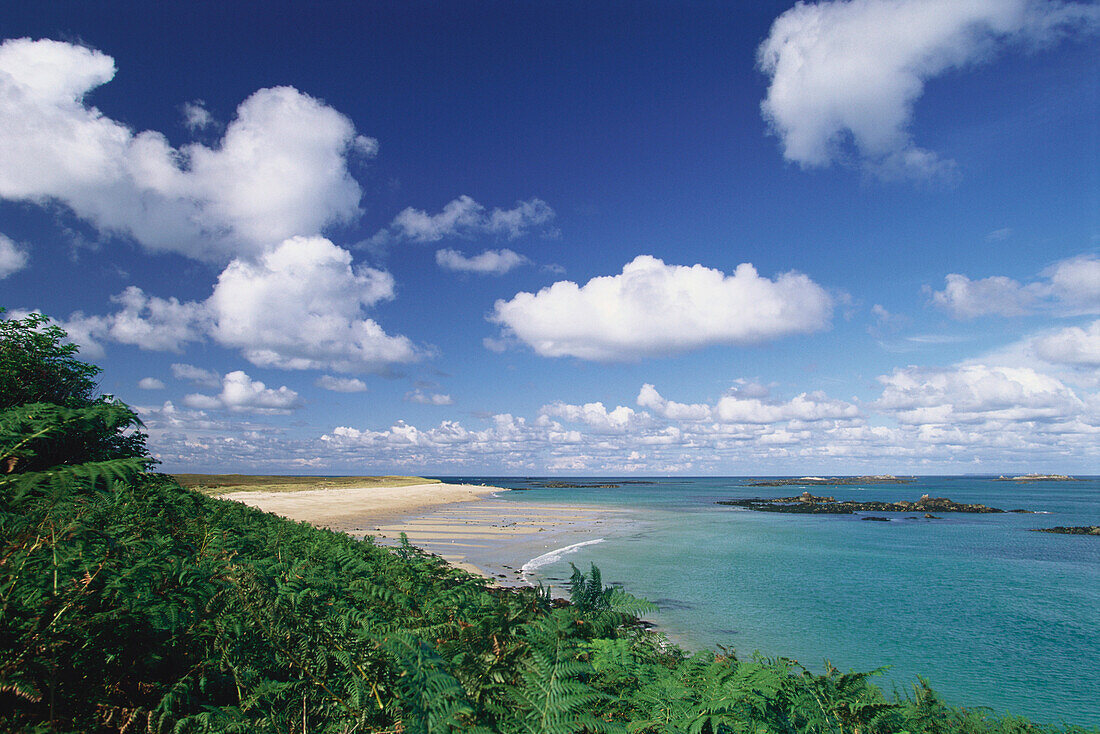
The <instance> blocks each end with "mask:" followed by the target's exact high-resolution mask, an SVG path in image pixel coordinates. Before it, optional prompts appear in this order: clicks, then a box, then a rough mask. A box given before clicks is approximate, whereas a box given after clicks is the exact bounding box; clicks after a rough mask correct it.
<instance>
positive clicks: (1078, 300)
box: [932, 254, 1100, 319]
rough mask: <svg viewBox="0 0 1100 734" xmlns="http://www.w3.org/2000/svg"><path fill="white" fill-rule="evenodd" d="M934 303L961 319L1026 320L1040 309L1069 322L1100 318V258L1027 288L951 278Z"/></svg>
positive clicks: (1050, 273) (1058, 269)
mask: <svg viewBox="0 0 1100 734" xmlns="http://www.w3.org/2000/svg"><path fill="white" fill-rule="evenodd" d="M932 303H933V304H935V305H936V306H939V307H940V308H942V309H944V310H945V311H947V312H948V313H949V314H951V315H952V316H954V317H955V318H957V319H971V318H975V317H978V316H991V315H995V316H1021V315H1024V314H1028V313H1033V312H1035V311H1037V310H1039V309H1045V310H1053V311H1056V312H1058V313H1060V314H1061V315H1064V316H1066V315H1080V314H1095V313H1100V257H1098V256H1096V255H1094V254H1083V255H1078V256H1076V257H1071V258H1067V259H1065V260H1061V261H1059V262H1057V263H1055V264H1054V265H1052V266H1050V267H1049V268H1046V269H1045V270H1043V272H1042V273H1040V275H1039V278H1037V279H1036V280H1034V281H1032V282H1030V283H1026V284H1025V283H1020V282H1019V281H1016V280H1013V279H1012V278H1007V277H1004V276H1000V275H995V276H992V277H989V278H981V279H978V280H971V279H970V278H968V277H967V276H965V275H960V274H959V273H951V274H949V275H948V276H947V278H946V284H945V286H944V289H943V290H942V291H935V292H933V293H932Z"/></svg>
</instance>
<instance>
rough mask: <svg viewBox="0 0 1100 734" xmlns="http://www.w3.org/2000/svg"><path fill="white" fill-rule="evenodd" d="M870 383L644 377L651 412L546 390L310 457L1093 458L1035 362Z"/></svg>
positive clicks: (697, 461)
mask: <svg viewBox="0 0 1100 734" xmlns="http://www.w3.org/2000/svg"><path fill="white" fill-rule="evenodd" d="M880 381H881V383H882V385H883V394H882V397H881V398H880V399H879V400H878V401H876V402H875V403H873V404H867V405H864V406H863V408H864V409H867V410H868V411H869V412H868V413H867V415H866V417H865V416H864V415H863V411H862V410H861V409H859V408H857V406H855V405H853V404H850V403H846V402H844V401H840V400H836V399H834V398H830V397H828V396H826V395H824V394H821V393H802V394H800V395H797V396H795V397H794V398H792V399H789V400H788V399H777V398H770V397H769V396H768V395H767V391H766V389H765V388H763V387H762V386H760V385H758V384H754V383H751V382H746V381H741V380H739V381H737V383H736V385H735V387H734V388H733V389H731V390H730V391H729V392H728V393H727V394H726V395H724V396H722V397H721V398H719V399H718V400H717V401H716V402H715V403H713V404H710V405H708V404H688V403H680V402H676V401H673V400H667V399H665V398H664V397H662V396H661V395H660V393H659V392H657V390H656V388H654V387H653V385H651V384H649V383H647V384H645V385H643V386H642V389H641V390H640V392H639V394H638V403H639V405H641V406H642V407H644V408H647V411H648V410H651V411H653V412H652V414H651V413H649V412H646V411H643V412H638V411H635V410H633V409H630V408H628V407H625V406H617V407H615V408H608V407H607V406H605V405H604V404H603V403H601V402H589V403H579V404H574V403H567V402H564V401H556V402H553V403H550V404H548V405H545V406H543V407H542V408H541V409H540V410H539V412H538V415H537V416H536V417H535V418H533V419H525V418H524V417H522V416H514V415H511V414H508V413H502V414H498V415H494V416H491V417H488V418H486V419H484V420H485V423H484V425H483V426H481V427H472V426H466V425H464V424H462V423H460V422H458V421H448V420H445V421H442V422H441V423H440V424H438V425H437V426H435V427H427V428H420V427H418V426H415V425H412V424H409V423H405V422H398V423H395V424H393V425H391V426H389V427H386V428H381V429H377V430H375V429H363V428H355V427H351V426H340V427H336V428H334V429H333V430H331V431H329V432H328V433H326V434H325V435H324V436H322V437H321V438H320V441H319V443H320V444H321V445H322V447H321V448H319V449H317V455H318V456H322V457H325V459H324V460H325V461H326V462H330V463H332V464H335V465H337V466H342V465H347V466H360V467H361V466H366V465H369V466H378V467H383V466H392V465H398V466H404V467H408V468H409V470H410V471H412V470H414V469H415V468H417V467H439V468H441V469H442V468H444V467H451V468H454V469H457V468H460V467H464V468H465V470H467V471H471V470H475V469H476V470H478V471H482V472H484V471H486V470H489V468H490V467H491V468H492V470H500V471H507V472H509V473H538V472H547V471H550V472H567V473H572V474H577V473H594V474H601V473H624V472H639V473H648V474H659V473H668V472H685V471H692V472H695V473H700V472H702V473H719V472H720V473H727V474H728V473H736V472H737V471H738V470H740V471H742V472H745V473H750V472H759V471H762V470H770V473H777V474H790V473H830V474H835V473H844V474H853V473H860V472H864V473H881V472H892V473H896V474H901V473H911V472H915V471H923V472H929V471H934V470H937V469H938V470H945V469H946V470H948V471H951V470H953V471H958V470H960V469H961V468H962V467H967V466H969V465H970V464H971V463H972V462H973V461H974V459H975V458H976V457H977V458H980V459H981V460H982V461H983V462H985V463H986V464H987V465H989V466H996V467H997V469H996V470H997V471H1002V470H1003V471H1018V472H1019V471H1027V470H1033V469H1035V468H1036V467H1038V466H1043V467H1049V468H1050V469H1051V470H1063V471H1066V470H1069V471H1085V470H1086V469H1087V468H1088V467H1089V466H1090V465H1095V461H1096V460H1097V459H1100V443H1098V442H1097V438H1098V437H1100V396H1097V395H1088V394H1083V395H1078V394H1075V393H1074V392H1073V391H1072V390H1071V389H1070V388H1068V387H1067V386H1066V385H1065V384H1063V383H1061V382H1060V381H1059V380H1057V379H1056V378H1052V377H1051V376H1049V375H1045V374H1042V373H1039V372H1037V371H1036V370H1031V369H1022V368H1007V367H996V366H985V365H977V366H975V365H957V366H954V367H950V368H916V367H910V368H906V369H900V370H895V371H894V372H893V373H892V374H890V375H884V376H882V377H881V378H880ZM872 411H877V413H875V412H872ZM871 418H874V419H875V420H877V421H887V422H890V423H894V424H895V425H872V424H871V423H870V422H869V419H871ZM1067 464H1072V465H1073V466H1075V467H1078V468H1077V469H1067Z"/></svg>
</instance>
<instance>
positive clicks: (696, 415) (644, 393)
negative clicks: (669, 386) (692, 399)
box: [637, 382, 714, 422]
mask: <svg viewBox="0 0 1100 734" xmlns="http://www.w3.org/2000/svg"><path fill="white" fill-rule="evenodd" d="M637 403H638V405H640V406H642V407H643V408H649V409H650V410H652V411H653V412H654V413H656V414H657V415H659V416H661V417H662V418H667V419H669V420H674V421H688V422H694V421H709V420H713V419H714V410H713V408H711V406H709V405H705V404H701V403H692V404H688V403H677V402H675V401H673V400H667V399H666V398H664V397H663V396H662V395H661V393H659V392H657V388H656V387H654V386H653V385H650V384H649V383H648V382H647V383H646V384H644V385H642V389H641V390H639V391H638V398H637Z"/></svg>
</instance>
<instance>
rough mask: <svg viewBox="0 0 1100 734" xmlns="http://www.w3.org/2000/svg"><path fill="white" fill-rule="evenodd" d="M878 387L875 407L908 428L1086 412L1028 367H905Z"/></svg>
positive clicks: (1068, 393)
mask: <svg viewBox="0 0 1100 734" xmlns="http://www.w3.org/2000/svg"><path fill="white" fill-rule="evenodd" d="M879 382H881V383H882V385H883V391H882V396H881V397H880V398H879V399H878V401H877V402H876V406H877V407H878V408H879V409H881V410H883V411H886V412H888V413H891V414H893V415H894V417H895V418H896V419H897V420H898V421H899V422H901V423H906V424H951V425H955V424H965V423H975V422H982V421H994V420H995V421H1011V422H1017V421H1034V420H1040V421H1044V420H1054V419H1065V418H1070V417H1073V416H1075V415H1078V414H1079V413H1080V412H1081V411H1082V410H1083V408H1084V403H1083V402H1082V400H1081V399H1080V398H1079V397H1078V396H1077V395H1076V394H1075V393H1074V392H1073V390H1071V389H1070V388H1069V387H1067V386H1066V385H1065V384H1063V383H1062V382H1061V381H1060V380H1058V379H1057V378H1054V377H1051V376H1050V375H1046V374H1043V373H1040V372H1037V371H1036V370H1034V369H1032V368H1030V367H1003V366H987V365H984V364H965V365H961V366H957V367H951V368H940V369H931V368H924V369H922V368H917V367H908V368H898V369H895V370H894V371H893V372H892V373H891V374H889V375H883V376H881V377H879Z"/></svg>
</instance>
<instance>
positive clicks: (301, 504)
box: [221, 484, 504, 532]
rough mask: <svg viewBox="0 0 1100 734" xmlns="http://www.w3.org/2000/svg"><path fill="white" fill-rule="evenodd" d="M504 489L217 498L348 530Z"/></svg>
mask: <svg viewBox="0 0 1100 734" xmlns="http://www.w3.org/2000/svg"><path fill="white" fill-rule="evenodd" d="M502 491H504V490H502V489H501V488H499V487H484V486H481V485H477V484H411V485H408V486H405V487H348V488H344V489H307V490H302V491H299V492H232V493H230V494H224V495H221V498H222V499H227V500H235V501H237V502H243V503H244V504H246V505H248V506H250V507H257V508H259V509H261V510H264V511H266V512H273V513H275V514H276V515H282V516H283V517H286V518H290V519H291V520H301V521H304V522H308V523H311V524H313V525H319V526H322V527H327V528H332V529H333V530H344V531H349V532H351V531H355V530H358V529H359V528H368V527H369V528H374V527H377V526H378V525H380V524H388V523H393V522H400V521H401V520H404V519H405V518H407V517H409V516H411V515H418V514H422V513H424V512H427V511H429V510H432V509H435V508H437V507H439V506H441V505H449V504H453V503H455V502H470V501H472V500H479V499H482V498H484V497H488V496H489V495H491V494H493V493H494V492H502Z"/></svg>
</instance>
